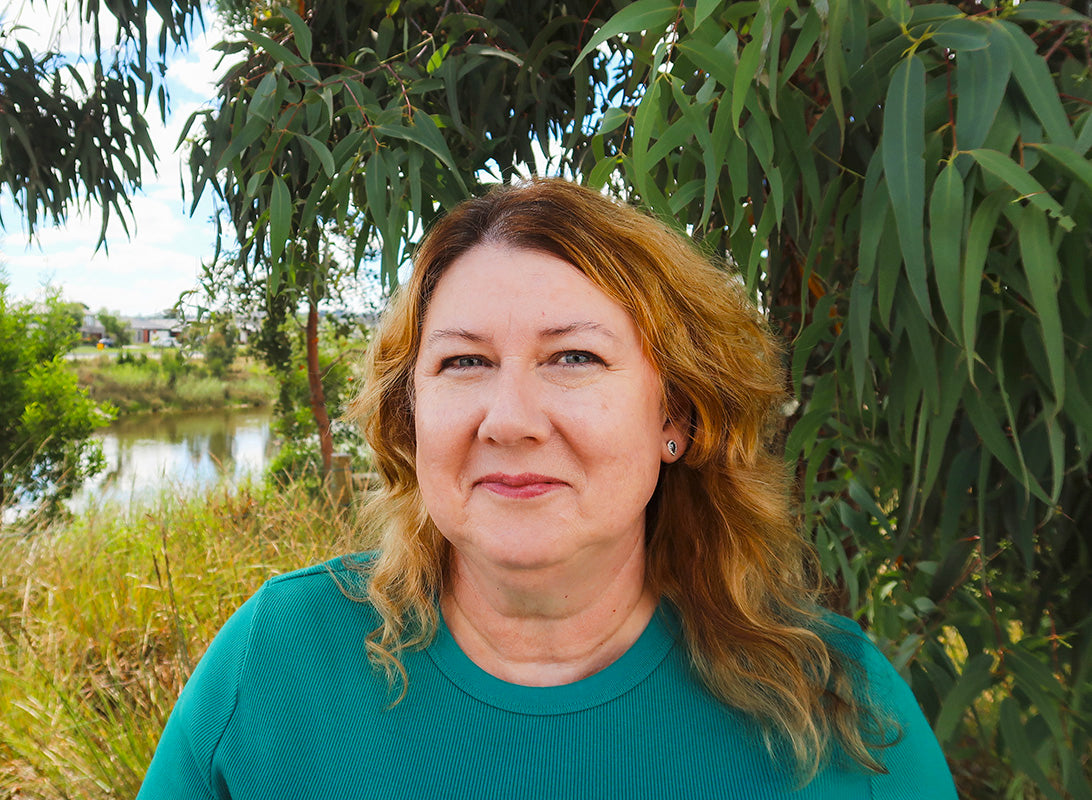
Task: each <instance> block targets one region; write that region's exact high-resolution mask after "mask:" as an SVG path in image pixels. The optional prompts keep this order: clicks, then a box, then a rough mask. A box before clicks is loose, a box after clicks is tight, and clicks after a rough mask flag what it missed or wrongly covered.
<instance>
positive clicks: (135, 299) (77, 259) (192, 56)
mask: <svg viewBox="0 0 1092 800" xmlns="http://www.w3.org/2000/svg"><path fill="white" fill-rule="evenodd" d="M60 5H61V4H60V3H58V2H49V3H40V2H39V3H33V4H31V3H30V2H29V0H12V1H11V2H10V3H8V4H7V7H6V9H4V10H2V11H0V15H3V17H4V18H5V20H6V21H11V20H13V19H14V20H15V21H17V22H18V23H19V24H22V25H24V26H26V27H27V28H29V29H30V31H32V32H34V33H36V34H38V36H39V37H40V38H37V40H36V42H35V44H37V45H38V47H44V46H45V43H46V41H47V37H48V35H49V32H50V31H54V30H57V29H58V28H59V29H60V33H59V36H60V41H61V47H62V49H63V51H64V52H71V51H73V50H75V49H76V47H77V46H78V44H77V43H78V38H79V36H80V32H79V30H78V26H77V25H75V24H70V25H67V26H65V25H60V26H56V25H55V21H54V20H53V18H52V16H51V12H53V11H54V10H55V9H56V7H59V6H60ZM47 6H48V8H47ZM65 22H67V21H65ZM214 22H215V21H214V20H211V19H206V21H205V24H206V30H205V31H201V30H198V31H196V32H195V35H194V36H193V37H192V40H191V42H190V45H189V47H188V48H187V49H186V50H184V51H180V52H178V53H177V54H175V55H174V56H172V57H171V58H170V60H169V62H168V63H169V66H168V71H167V86H168V90H169V92H170V96H171V105H170V115H169V116H168V119H167V123H166V125H163V124H162V123H161V122H160V120H159V114H158V110H157V109H156V108H154V107H153V108H151V109H149V111H148V112H147V114H146V118H147V119H148V121H149V124H150V125H151V126H152V132H151V136H152V141H153V143H154V144H155V148H156V152H157V153H158V155H159V158H158V162H157V168H158V172H157V173H154V174H153V173H152V172H151V171H150V170H148V171H146V172H145V183H144V188H143V189H142V191H141V192H140V193H138V194H137V195H136V196H134V197H133V198H132V202H133V209H132V215H131V219H130V221H129V224H130V233H131V234H132V238H128V237H127V236H126V233H125V229H124V228H123V227H122V226H121V224H120V223H119V222H118V221H117V220H116V219H114V218H113V217H112V218H111V222H110V227H109V228H108V229H107V240H106V241H107V245H108V250H107V249H104V248H99V250H98V252H96V250H95V245H96V243H97V241H98V234H99V228H100V225H101V217H100V216H99V211H98V208H97V207H92V208H90V209H87V210H84V211H83V212H81V213H79V214H72V215H71V216H70V217H69V220H68V223H67V224H66V225H65V226H63V227H48V226H43V227H42V228H41V229H40V230H39V231H38V233H37V235H36V236H35V237H34V239H33V240H29V239H28V236H27V231H26V228H25V225H24V223H23V219H22V217H21V215H20V214H19V213H18V210H17V209H16V207H15V205H14V204H13V202H12V200H11V197H10V196H8V195H7V194H6V193H3V192H0V213H2V215H3V219H4V224H5V225H6V226H7V227H6V228H0V270H2V271H3V272H4V273H5V277H4V280H6V282H7V283H8V295H9V297H14V298H21V299H34V298H36V297H38V296H40V295H41V294H42V290H43V287H44V286H45V285H47V284H49V285H53V286H56V287H59V288H60V289H61V292H62V294H63V296H64V298H65V299H66V300H72V301H77V302H81V303H85V304H86V305H87V306H88V307H89V308H90V309H91V310H92V311H97V310H99V309H100V308H106V309H107V310H109V311H111V312H114V313H120V314H122V315H125V316H158V315H159V314H161V313H162V311H163V310H164V309H167V308H170V307H171V306H173V305H174V304H175V303H176V302H177V300H178V298H179V295H180V294H181V293H182V292H184V291H186V290H188V289H192V288H195V287H196V285H197V276H198V275H199V273H200V269H201V261H202V259H209V258H210V257H211V256H212V254H213V252H214V249H215V228H214V226H213V225H212V222H211V216H212V211H213V209H212V203H211V200H210V198H208V197H205V198H202V204H201V207H200V208H199V209H198V210H197V212H196V213H195V214H194V215H193V216H192V217H191V216H189V214H188V213H187V212H188V208H189V199H190V198H189V195H188V191H187V194H186V195H185V197H184V196H183V186H184V185H185V186H186V187H187V190H188V181H189V177H188V176H189V172H188V169H185V162H184V153H183V152H181V151H179V152H176V151H175V143H176V142H177V141H178V136H179V134H180V133H181V130H182V126H183V125H184V124H185V121H186V119H187V118H188V117H189V115H190V114H191V113H192V112H193V111H194V110H196V109H198V108H200V107H201V106H202V105H204V104H207V103H208V102H209V101H210V100H211V98H212V97H213V96H214V94H215V88H214V83H215V76H216V63H217V60H218V58H219V54H218V53H216V52H214V51H212V49H211V46H212V45H213V44H215V43H216V42H217V41H219V40H220V39H221V38H222V36H223V34H222V32H221V31H220V30H218V29H215V28H214V27H213V23H214ZM28 37H29V34H28V33H27V32H23V33H21V34H20V38H23V39H26V38H28ZM104 38H105V37H104Z"/></svg>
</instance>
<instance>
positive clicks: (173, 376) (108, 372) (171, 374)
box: [74, 352, 277, 415]
mask: <svg viewBox="0 0 1092 800" xmlns="http://www.w3.org/2000/svg"><path fill="white" fill-rule="evenodd" d="M237 363H238V366H237V367H236V368H235V369H232V370H229V371H228V372H227V373H226V374H225V375H224V376H223V377H222V378H218V377H213V376H211V375H209V374H208V371H207V369H206V368H205V367H204V365H203V363H202V362H200V361H192V360H190V361H187V360H185V359H182V358H181V357H180V356H179V355H178V354H176V353H173V352H171V353H166V354H163V357H162V358H158V359H157V358H147V357H145V356H137V357H134V358H131V359H130V360H122V361H119V360H117V358H116V357H114V356H113V355H106V356H103V355H99V356H98V357H96V358H89V359H81V360H78V361H76V362H74V369H75V370H76V374H77V376H78V377H79V381H80V385H81V386H84V387H86V388H87V389H88V391H89V393H90V395H91V397H92V399H94V400H95V401H97V402H100V403H101V402H106V403H110V404H112V405H113V406H114V407H116V408H117V409H118V412H119V413H120V414H121V415H126V414H140V413H147V412H159V411H169V410H186V411H189V410H196V409H217V408H224V407H228V406H240V405H245V406H258V405H270V404H272V402H273V401H274V400H275V399H276V396H277V384H276V380H275V379H274V378H273V377H272V376H270V375H268V374H267V373H265V372H264V371H262V370H261V369H260V368H259V367H258V366H257V365H256V364H254V363H253V362H250V361H248V360H245V359H237Z"/></svg>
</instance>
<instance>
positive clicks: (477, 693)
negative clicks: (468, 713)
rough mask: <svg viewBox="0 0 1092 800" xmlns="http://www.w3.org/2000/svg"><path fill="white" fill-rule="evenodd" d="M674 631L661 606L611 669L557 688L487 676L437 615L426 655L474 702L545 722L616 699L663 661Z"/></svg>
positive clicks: (670, 616)
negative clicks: (473, 699)
mask: <svg viewBox="0 0 1092 800" xmlns="http://www.w3.org/2000/svg"><path fill="white" fill-rule="evenodd" d="M677 631H678V623H677V621H676V620H675V619H674V615H673V614H672V613H671V612H670V611H669V610H668V609H667V608H666V606H665V605H664V604H663V603H661V604H660V606H659V607H658V608H657V609H656V611H655V613H653V615H652V618H651V619H650V620H649V622H648V625H647V626H646V627H645V630H644V632H642V633H641V635H640V636H639V637H638V638H637V641H636V642H634V643H633V645H632V646H631V647H630V648H629V649H628V650H627V651H626V652H625V653H623V654H622V655H621V656H620V657H619V658H618V659H617V660H616V661H614V663H612V664H610V665H609V666H607V667H605V668H603V669H601V670H600V671H599V672H596V673H594V674H592V675H589V676H588V677H586V678H583V679H581V680H579V681H576V682H574V683H567V684H563V685H561V686H522V685H520V684H517V683H509V682H507V681H504V680H501V679H500V678H497V677H494V676H493V675H490V674H489V673H488V672H486V671H485V670H483V669H482V668H481V667H479V666H478V665H477V664H475V663H474V662H473V661H471V660H470V658H469V657H467V655H466V654H465V653H464V652H463V651H462V648H460V647H459V645H458V643H457V642H456V641H455V639H454V637H453V636H452V635H451V631H450V630H449V629H448V627H447V623H446V622H445V621H444V618H443V614H440V624H439V628H438V630H437V632H436V636H435V637H434V639H433V641H432V644H430V645H429V646H428V648H427V649H426V652H427V653H428V655H429V658H430V659H431V660H432V662H433V663H434V664H435V665H436V667H437V668H438V669H439V670H440V672H442V673H443V674H444V675H445V676H446V677H447V679H448V680H450V681H451V682H452V683H453V684H455V685H456V686H457V687H458V688H459V689H461V690H462V691H463V692H465V693H466V694H468V695H470V696H471V697H473V698H475V699H477V700H478V701H480V702H482V703H485V704H487V705H490V706H493V707H495V708H499V709H501V710H503V711H511V712H514V713H517V714H528V715H532V716H548V715H554V714H571V713H573V712H576V711H583V710H585V709H589V708H593V707H595V706H598V705H602V704H604V703H607V702H610V701H611V700H614V699H615V698H617V697H621V696H622V695H623V694H625V693H626V692H628V691H629V690H631V689H632V688H633V687H635V686H637V685H638V684H639V683H641V682H642V681H643V680H645V678H647V677H648V676H649V675H651V674H652V672H653V671H654V670H655V669H656V667H658V666H659V665H660V663H661V662H662V661H663V660H664V658H666V656H667V654H668V652H669V651H670V650H671V648H672V646H673V645H674V644H675V640H676V638H677Z"/></svg>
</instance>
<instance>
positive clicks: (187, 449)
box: [68, 408, 276, 511]
mask: <svg viewBox="0 0 1092 800" xmlns="http://www.w3.org/2000/svg"><path fill="white" fill-rule="evenodd" d="M272 420H273V415H272V411H271V410H270V409H268V408H258V409H255V408H246V409H222V410H217V411H202V412H187V413H177V414H149V415H142V416H139V417H133V418H129V419H124V420H120V421H119V422H116V423H115V424H113V425H111V426H110V427H109V428H105V429H103V430H101V431H99V432H98V433H97V434H96V435H95V438H97V439H99V440H100V441H101V442H102V450H103V455H104V456H105V457H106V469H105V470H104V471H102V472H101V473H99V474H98V475H96V476H95V477H94V478H92V479H91V480H89V481H88V482H87V483H86V484H84V486H83V487H82V488H81V489H80V490H79V491H78V492H77V493H76V494H75V495H74V496H73V497H72V499H71V500H70V501H69V503H68V506H69V508H71V509H72V510H73V511H82V510H84V509H86V508H88V507H89V506H91V505H94V506H101V505H103V504H107V503H111V504H113V503H121V504H124V505H135V504H140V503H146V502H150V501H154V500H155V499H157V498H158V497H160V496H161V495H162V494H163V493H164V492H168V493H170V494H174V495H183V494H194V493H197V492H200V491H203V490H206V489H208V488H210V487H212V486H214V485H216V484H218V483H221V482H224V483H228V484H235V483H238V482H239V481H241V480H243V479H244V478H246V477H247V476H253V477H255V478H258V477H260V476H261V474H262V472H263V471H264V470H265V468H266V467H267V466H268V464H269V462H270V459H271V458H272V457H273V456H274V455H275V452H276V450H275V447H274V443H273V436H272V431H271V423H272Z"/></svg>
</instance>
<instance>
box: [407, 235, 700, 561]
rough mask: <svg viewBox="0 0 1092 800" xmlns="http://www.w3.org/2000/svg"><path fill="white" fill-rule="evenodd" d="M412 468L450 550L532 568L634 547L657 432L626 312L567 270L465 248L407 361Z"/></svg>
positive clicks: (668, 429)
mask: <svg viewBox="0 0 1092 800" xmlns="http://www.w3.org/2000/svg"><path fill="white" fill-rule="evenodd" d="M414 389H415V393H416V406H415V424H416V432H417V477H418V481H419V482H420V486H421V492H422V495H423V498H424V501H425V506H426V507H427V509H428V512H429V514H430V515H431V517H432V519H433V521H434V522H435V524H436V526H437V527H438V528H439V530H440V532H441V533H442V534H443V535H444V536H445V537H446V538H447V539H448V540H449V541H450V542H451V543H452V545H453V546H454V548H455V550H456V553H457V557H460V558H466V559H469V560H471V561H472V562H475V563H478V564H480V565H490V566H495V567H498V566H499V567H503V568H516V569H535V568H549V567H555V566H564V565H565V564H567V563H581V564H584V565H587V564H589V563H590V564H604V565H606V564H609V563H610V562H611V561H612V560H614V559H616V558H619V557H625V556H627V555H631V554H632V553H633V550H634V547H639V546H642V545H643V540H644V521H645V506H646V505H647V504H648V501H649V498H650V497H651V496H652V493H653V490H654V489H655V487H656V481H657V477H658V474H659V468H660V463H661V460H662V459H666V460H670V459H671V457H670V455H669V454H668V451H667V440H668V439H675V440H677V441H680V443H681V439H680V437H679V435H678V432H677V430H676V429H675V428H674V427H673V426H672V424H671V423H670V422H668V421H667V420H666V417H665V414H664V411H663V408H662V404H661V395H660V382H659V378H658V375H657V373H656V370H655V368H654V367H653V365H652V364H651V363H650V362H649V360H648V358H647V357H646V356H645V354H644V350H643V348H642V346H641V339H640V335H639V333H638V331H637V328H636V326H635V324H634V322H633V320H632V319H631V318H630V316H629V314H628V313H627V312H626V311H625V310H624V309H623V308H622V307H621V306H620V305H618V304H617V303H616V302H614V301H613V300H612V299H610V298H609V297H608V296H607V295H605V294H604V293H603V292H602V291H600V290H599V289H598V288H597V287H596V286H595V285H594V284H592V283H591V281H589V280H588V279H587V278H585V277H584V276H583V275H582V274H581V273H580V272H578V271H577V270H576V269H575V268H574V267H573V266H571V265H570V264H568V263H566V262H564V261H562V260H560V259H558V258H556V257H554V256H551V255H546V254H543V253H539V252H533V251H527V250H512V249H508V248H504V247H499V246H495V245H481V246H478V247H475V248H474V249H472V250H470V251H468V252H467V253H465V254H464V255H463V256H462V257H460V258H459V259H457V260H456V261H455V262H454V263H453V264H452V265H451V266H450V267H448V269H447V271H446V272H445V273H444V275H443V276H442V277H441V279H440V281H439V283H438V285H437V287H436V290H435V293H434V294H433V297H432V299H431V302H430V304H429V307H428V310H427V313H426V314H425V319H424V325H423V330H422V334H421V350H420V353H419V355H418V357H417V362H416V364H415V368H414Z"/></svg>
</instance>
